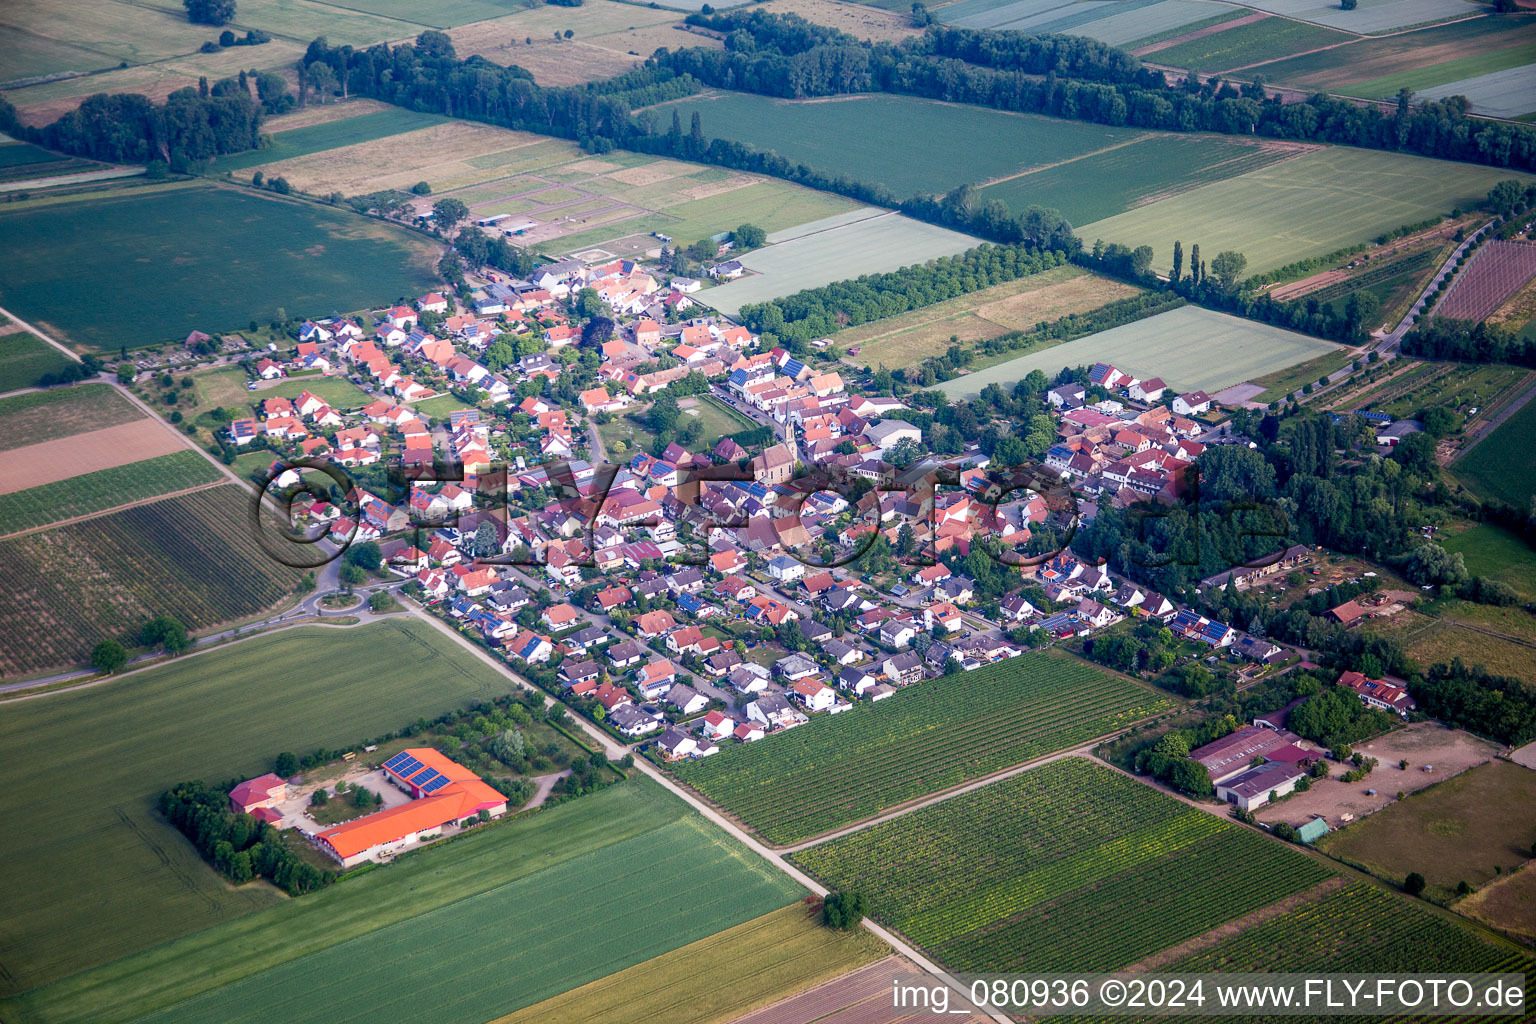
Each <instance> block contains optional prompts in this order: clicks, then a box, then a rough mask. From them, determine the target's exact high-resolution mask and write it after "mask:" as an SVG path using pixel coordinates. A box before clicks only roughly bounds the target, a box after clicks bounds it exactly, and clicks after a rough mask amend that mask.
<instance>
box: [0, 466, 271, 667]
mask: <svg viewBox="0 0 1536 1024" xmlns="http://www.w3.org/2000/svg"><path fill="white" fill-rule="evenodd" d="M250 497H251V496H250V495H249V494H248V493H247V492H246V491H245V490H244V489H243V488H241V487H238V486H236V485H234V484H230V485H228V486H226V487H215V488H212V489H209V490H202V491H194V492H192V493H190V494H184V495H180V496H177V497H171V498H165V499H162V500H160V501H152V502H148V503H146V504H142V505H135V506H133V507H132V508H127V509H123V510H121V511H118V512H113V513H110V514H108V515H104V516H99V517H97V518H95V519H90V520H86V521H82V522H78V523H71V524H67V525H64V526H59V527H55V528H54V529H51V530H44V531H42V532H40V533H31V534H27V535H26V536H23V537H18V538H14V539H11V540H7V541H4V542H0V566H3V569H4V572H3V575H4V576H5V578H6V579H8V580H13V581H15V584H14V586H13V587H12V589H11V595H10V600H9V601H8V602H7V604H6V606H5V610H4V613H3V614H0V674H3V675H5V676H12V677H14V676H18V675H24V674H27V673H32V672H38V671H40V670H42V669H47V668H53V667H56V666H63V665H68V664H71V663H75V662H80V661H84V660H85V658H86V657H87V655H88V654H89V653H90V650H91V647H92V646H94V645H95V644H96V643H97V641H99V640H103V639H106V638H107V637H122V636H125V635H126V634H128V633H130V632H131V631H133V630H136V629H138V628H139V627H140V626H141V625H143V623H144V622H145V621H146V620H148V619H150V618H152V617H153V616H155V615H158V614H162V613H164V614H168V615H172V616H175V617H176V618H178V619H180V620H181V621H182V622H183V623H184V624H185V625H186V626H187V628H188V629H189V630H192V631H197V630H204V629H208V628H210V627H212V626H215V625H217V624H219V623H221V622H228V621H230V620H234V619H240V618H244V617H245V616H248V615H252V614H254V613H256V612H259V611H261V610H263V609H265V608H269V607H271V606H273V605H275V604H277V603H278V602H279V601H281V600H283V599H284V598H285V597H286V596H288V595H289V594H291V593H292V592H293V588H294V586H295V585H296V584H297V582H298V579H299V575H300V574H299V572H298V570H296V569H291V568H289V567H287V566H284V565H280V564H279V563H277V562H276V561H274V560H273V559H272V557H271V556H270V555H268V554H267V553H266V552H265V551H264V550H263V549H262V548H261V547H260V546H259V545H258V543H257V541H256V539H255V538H254V537H253V536H252V531H251V528H250V524H249V522H248V514H249V502H250Z"/></svg>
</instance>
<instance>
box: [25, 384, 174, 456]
mask: <svg viewBox="0 0 1536 1024" xmlns="http://www.w3.org/2000/svg"><path fill="white" fill-rule="evenodd" d="M143 418H144V414H143V413H142V412H140V411H139V409H138V407H137V406H135V405H133V404H132V403H131V402H129V401H128V400H127V399H126V398H124V397H123V396H122V395H120V394H118V393H117V392H116V391H114V390H113V389H112V388H111V387H110V386H108V385H106V384H76V385H73V386H71V387H67V388H53V389H51V390H48V391H34V392H32V393H30V394H26V395H12V396H11V397H10V398H0V451H10V450H12V449H15V448H23V447H26V446H27V445H32V444H37V443H38V442H40V441H52V440H55V439H57V438H61V437H69V436H71V435H73V434H84V433H86V432H88V431H92V430H103V429H105V428H107V427H115V426H119V425H120V424H124V423H132V422H133V421H134V420H141V419H143Z"/></svg>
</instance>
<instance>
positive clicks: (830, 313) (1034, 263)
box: [741, 245, 1067, 341]
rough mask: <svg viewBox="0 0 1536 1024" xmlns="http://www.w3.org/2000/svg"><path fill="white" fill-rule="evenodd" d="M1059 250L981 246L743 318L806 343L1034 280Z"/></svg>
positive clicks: (803, 294) (810, 292)
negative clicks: (1032, 276)
mask: <svg viewBox="0 0 1536 1024" xmlns="http://www.w3.org/2000/svg"><path fill="white" fill-rule="evenodd" d="M1066 258H1067V257H1066V254H1065V253H1063V252H1061V251H1059V250H1045V251H1040V250H1036V249H1033V248H1030V247H1029V246H1025V245H1003V246H999V245H981V246H977V247H976V248H974V249H968V250H966V251H965V252H963V253H959V254H958V255H955V256H945V257H941V258H939V259H936V260H932V261H930V262H928V263H921V264H914V265H912V266H909V267H902V268H901V269H899V270H893V271H891V272H889V273H885V274H865V275H863V276H861V277H856V278H853V279H851V280H846V281H836V282H834V283H832V284H829V285H825V286H823V287H821V288H807V289H805V290H804V291H800V292H796V293H795V294H793V295H788V296H785V297H784V298H781V299H774V300H772V301H771V302H763V303H752V304H748V305H746V306H744V307H742V309H741V317H742V320H743V322H744V323H746V324H747V326H749V327H751V328H752V330H753V331H755V332H758V333H762V334H772V335H773V336H774V337H775V338H776V339H777V338H794V339H799V340H801V341H809V340H810V339H812V338H819V337H821V336H823V335H826V334H832V333H834V332H836V331H838V330H841V329H842V328H844V327H849V326H853V325H855V324H862V323H867V322H869V321H871V320H880V319H883V318H885V317H890V316H896V315H898V314H900V313H904V312H906V311H907V310H909V309H917V308H919V307H922V306H930V305H933V304H934V303H936V302H943V301H944V300H945V299H951V298H954V297H955V296H957V295H964V294H966V293H968V292H974V291H978V290H980V289H982V288H989V287H991V286H992V285H996V284H1003V283H1004V282H1007V281H1013V280H1016V279H1018V278H1020V277H1027V276H1029V275H1030V274H1038V273H1040V272H1041V271H1043V270H1048V269H1050V268H1051V267H1055V266H1060V265H1061V264H1062V263H1065V262H1066Z"/></svg>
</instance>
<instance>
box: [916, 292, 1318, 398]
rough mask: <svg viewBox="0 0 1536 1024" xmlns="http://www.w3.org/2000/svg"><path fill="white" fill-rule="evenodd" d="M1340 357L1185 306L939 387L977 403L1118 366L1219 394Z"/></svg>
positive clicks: (1307, 340)
mask: <svg viewBox="0 0 1536 1024" xmlns="http://www.w3.org/2000/svg"><path fill="white" fill-rule="evenodd" d="M1339 351H1340V347H1339V346H1338V345H1335V344H1333V343H1332V342H1328V341H1321V340H1319V339H1317V338H1311V337H1308V336H1306V335H1304V334H1296V333H1294V332H1292V331H1287V330H1284V329H1282V328H1279V327H1271V326H1269V325H1267V324H1260V323H1256V322H1254V321H1252V320H1239V319H1238V318H1236V317H1231V316H1227V315H1226V314H1225V313H1214V312H1211V311H1210V310H1207V309H1201V308H1200V307H1197V306H1182V307H1180V308H1178V309H1174V310H1170V311H1168V312H1167V313H1160V314H1158V315H1157V316H1154V317H1149V318H1148V319H1145V320H1138V321H1137V322H1135V323H1131V324H1126V325H1124V326H1123V327H1116V328H1113V329H1111V330H1108V331H1101V332H1099V333H1098V334H1090V335H1089V336H1088V337H1086V338H1078V339H1077V340H1076V341H1069V342H1066V343H1065V344H1060V345H1050V346H1047V347H1045V348H1042V349H1038V350H1036V351H1033V352H1028V353H1026V354H1024V355H1021V356H1017V357H1015V358H1013V359H1010V360H1008V361H1006V362H1002V363H998V364H996V365H994V366H989V367H987V368H986V369H982V370H977V371H975V372H974V373H968V374H964V375H963V376H960V377H956V378H955V379H954V380H949V381H945V382H944V383H942V384H940V385H939V386H938V389H939V390H940V391H943V392H944V393H945V394H947V395H949V396H950V397H951V398H958V397H962V396H964V397H967V398H974V397H975V396H977V395H979V394H981V390H982V389H983V388H984V387H986V386H987V385H988V384H992V383H997V384H1001V385H1002V386H1003V387H1004V388H1005V389H1006V388H1010V387H1012V386H1013V385H1014V383H1015V382H1017V381H1019V380H1022V379H1023V378H1024V377H1025V376H1026V375H1027V374H1028V373H1029V371H1031V370H1040V371H1041V372H1042V373H1044V374H1045V375H1046V376H1047V377H1054V376H1055V375H1056V374H1057V373H1059V372H1060V371H1061V369H1062V368H1063V367H1074V366H1086V365H1091V364H1092V363H1094V362H1098V361H1103V362H1112V363H1114V364H1115V365H1116V366H1119V367H1121V368H1122V369H1124V370H1125V371H1126V372H1127V373H1132V374H1135V375H1136V376H1138V377H1142V378H1147V377H1161V378H1163V380H1165V381H1167V382H1168V385H1169V386H1170V387H1173V388H1176V389H1178V390H1181V391H1182V390H1191V389H1194V388H1199V389H1201V390H1203V391H1219V390H1221V389H1222V388H1224V387H1227V386H1228V385H1231V384H1236V383H1239V382H1241V381H1246V380H1251V379H1253V378H1254V377H1256V376H1260V375H1262V374H1264V373H1268V372H1271V371H1273V370H1277V369H1281V368H1284V367H1287V366H1292V365H1294V364H1296V363H1301V362H1306V361H1307V360H1309V359H1316V358H1318V357H1319V356H1321V355H1324V354H1333V353H1337V352H1339Z"/></svg>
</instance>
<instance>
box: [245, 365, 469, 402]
mask: <svg viewBox="0 0 1536 1024" xmlns="http://www.w3.org/2000/svg"><path fill="white" fill-rule="evenodd" d="M240 378H241V380H242V381H243V380H244V378H245V375H244V373H241V374H240ZM306 391H308V392H309V393H310V394H312V395H314V396H315V397H316V398H319V399H321V400H322V401H325V402H328V403H330V405H331V406H332V407H333V408H336V409H356V408H358V407H360V406H364V405H367V404H368V403H369V402H371V401H373V399H372V398H371V397H370V396H369V394H368V392H366V391H364V390H363V389H362V388H360V387H358V386H357V385H356V384H353V383H352V382H351V381H350V380H347V378H345V377H324V376H311V377H287V378H284V379H283V380H280V381H278V382H277V383H276V384H269V385H266V386H264V387H262V388H261V389H259V390H257V391H246V390H245V389H244V386H243V385H242V386H241V393H242V394H243V395H245V396H246V401H248V402H250V403H251V405H253V406H258V405H260V404H261V403H262V401H263V400H264V399H268V398H298V397H299V396H300V395H302V394H303V393H304V392H306ZM461 404H462V403H461Z"/></svg>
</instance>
